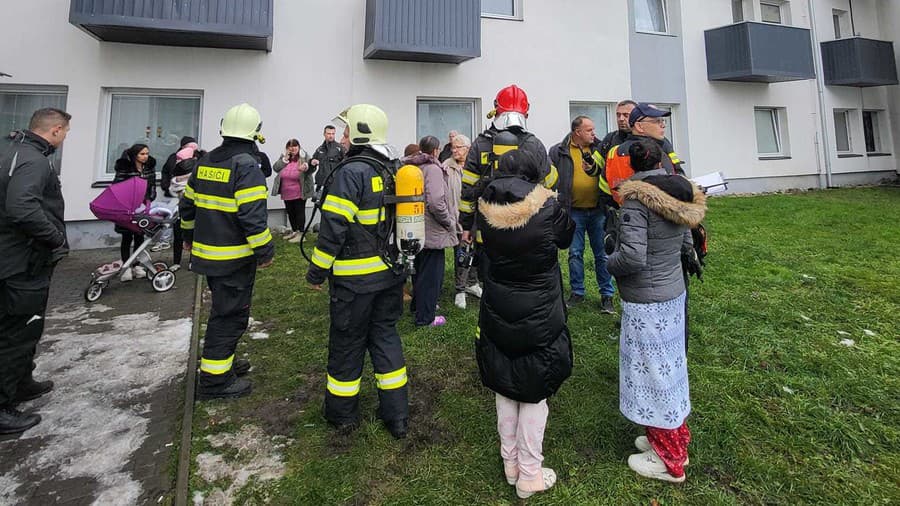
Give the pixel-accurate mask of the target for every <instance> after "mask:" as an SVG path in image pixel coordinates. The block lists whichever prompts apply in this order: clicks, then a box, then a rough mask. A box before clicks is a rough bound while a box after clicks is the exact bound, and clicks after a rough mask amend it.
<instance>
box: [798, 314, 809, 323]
mask: <svg viewBox="0 0 900 506" xmlns="http://www.w3.org/2000/svg"><path fill="white" fill-rule="evenodd" d="M800 318H802V319H803V321H807V322H811V321H812V318H810V317H809V316H806V315H803V314H802V315H800Z"/></svg>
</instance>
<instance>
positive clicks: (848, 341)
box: [841, 339, 856, 347]
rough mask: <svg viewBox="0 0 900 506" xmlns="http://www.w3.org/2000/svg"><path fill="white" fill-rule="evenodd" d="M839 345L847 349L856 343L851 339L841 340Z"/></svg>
mask: <svg viewBox="0 0 900 506" xmlns="http://www.w3.org/2000/svg"><path fill="white" fill-rule="evenodd" d="M841 344H842V345H844V346H847V347H850V346H853V345H855V344H856V341H854V340H853V339H841Z"/></svg>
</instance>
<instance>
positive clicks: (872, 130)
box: [863, 111, 887, 153]
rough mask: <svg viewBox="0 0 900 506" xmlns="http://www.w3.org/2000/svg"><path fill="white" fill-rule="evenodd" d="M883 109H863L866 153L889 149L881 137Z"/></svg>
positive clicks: (882, 151)
mask: <svg viewBox="0 0 900 506" xmlns="http://www.w3.org/2000/svg"><path fill="white" fill-rule="evenodd" d="M881 115H882V113H881V111H863V136H864V137H865V140H866V153H884V152H886V151H887V150H886V149H885V147H884V143H883V142H882V139H881V124H880V123H881V122H880V121H879V118H880V116H881Z"/></svg>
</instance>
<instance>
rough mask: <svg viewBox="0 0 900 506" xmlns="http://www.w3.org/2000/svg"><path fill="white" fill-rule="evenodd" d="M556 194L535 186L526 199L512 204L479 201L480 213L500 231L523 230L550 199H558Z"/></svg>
mask: <svg viewBox="0 0 900 506" xmlns="http://www.w3.org/2000/svg"><path fill="white" fill-rule="evenodd" d="M556 195H557V194H556V192H554V191H551V190H548V189H546V188H544V187H543V186H541V185H535V186H534V189H533V190H531V192H529V193H528V194H527V195H525V198H524V199H522V200H520V201H518V202H513V203H510V204H503V203H498V202H489V201H486V200H484V199H483V198H481V199H478V212H480V213H481V214H482V215H484V218H485V220H487V222H488V224H489V225H490V226H492V227H494V228H496V229H500V230H504V229H505V230H514V229H517V228H523V227H525V225H527V224H528V221H529V220H530V219H531V218H533V217H534V216H536V215H537V213H538V212H540V210H541V209H542V208H543V207H544V204H545V203H546V202H547V200H548V199H551V198H556Z"/></svg>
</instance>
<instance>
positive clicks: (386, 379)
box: [375, 367, 407, 390]
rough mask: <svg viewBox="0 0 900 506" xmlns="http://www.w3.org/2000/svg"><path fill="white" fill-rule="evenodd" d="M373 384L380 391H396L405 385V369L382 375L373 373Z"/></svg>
mask: <svg viewBox="0 0 900 506" xmlns="http://www.w3.org/2000/svg"><path fill="white" fill-rule="evenodd" d="M375 382H376V384H377V385H378V388H379V389H380V390H396V389H398V388H401V387H403V386H404V385H406V382H407V378H406V367H401V368H400V369H397V370H396V371H391V372H388V373H384V374H378V373H375Z"/></svg>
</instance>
